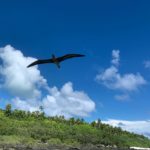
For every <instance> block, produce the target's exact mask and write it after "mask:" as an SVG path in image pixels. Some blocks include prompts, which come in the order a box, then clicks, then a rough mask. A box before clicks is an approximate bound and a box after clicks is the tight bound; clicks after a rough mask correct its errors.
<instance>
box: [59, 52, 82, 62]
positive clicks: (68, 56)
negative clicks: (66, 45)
mask: <svg viewBox="0 0 150 150" xmlns="http://www.w3.org/2000/svg"><path fill="white" fill-rule="evenodd" d="M83 56H85V55H81V54H67V55H64V56H62V57H58V58H57V60H58V61H59V62H61V61H64V60H66V59H69V58H73V57H83Z"/></svg>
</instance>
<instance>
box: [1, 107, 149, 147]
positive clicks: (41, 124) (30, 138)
mask: <svg viewBox="0 0 150 150" xmlns="http://www.w3.org/2000/svg"><path fill="white" fill-rule="evenodd" d="M39 143H40V144H44V143H47V144H66V145H74V146H77V145H81V144H93V145H105V146H108V145H109V146H110V145H111V146H117V147H129V146H138V147H150V140H149V139H148V138H146V137H144V136H142V135H137V134H133V133H129V132H126V131H122V130H121V128H113V127H111V126H109V125H106V124H102V123H101V121H100V120H98V122H97V123H95V122H92V123H87V122H85V121H84V120H83V119H75V118H70V119H69V120H66V119H65V118H64V117H63V116H59V117H58V116H55V117H46V116H45V114H44V112H43V110H42V108H41V111H36V112H32V113H31V112H26V111H21V110H13V111H12V110H11V105H7V106H6V109H5V110H0V144H24V145H37V144H39Z"/></svg>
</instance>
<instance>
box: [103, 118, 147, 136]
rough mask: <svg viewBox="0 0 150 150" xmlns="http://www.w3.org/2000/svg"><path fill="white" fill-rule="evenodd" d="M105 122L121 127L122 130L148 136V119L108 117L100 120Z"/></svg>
mask: <svg viewBox="0 0 150 150" xmlns="http://www.w3.org/2000/svg"><path fill="white" fill-rule="evenodd" d="M102 122H103V123H105V124H109V125H111V126H114V127H121V128H122V129H123V130H126V131H129V132H134V133H137V134H142V135H145V136H147V137H149V138H150V121H149V120H146V121H127V120H115V119H109V120H107V121H102Z"/></svg>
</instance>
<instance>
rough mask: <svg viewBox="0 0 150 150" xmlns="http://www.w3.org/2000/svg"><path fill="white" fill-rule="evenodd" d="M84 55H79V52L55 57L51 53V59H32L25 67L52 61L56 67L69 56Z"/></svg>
mask: <svg viewBox="0 0 150 150" xmlns="http://www.w3.org/2000/svg"><path fill="white" fill-rule="evenodd" d="M83 56H85V55H81V54H67V55H64V56H62V57H55V55H52V58H51V59H43V60H40V59H39V60H36V61H34V62H33V63H31V64H30V65H28V66H27V67H28V68H29V67H31V66H34V65H38V64H45V63H54V64H56V65H57V67H58V68H60V65H59V64H60V62H62V61H64V60H66V59H69V58H73V57H83Z"/></svg>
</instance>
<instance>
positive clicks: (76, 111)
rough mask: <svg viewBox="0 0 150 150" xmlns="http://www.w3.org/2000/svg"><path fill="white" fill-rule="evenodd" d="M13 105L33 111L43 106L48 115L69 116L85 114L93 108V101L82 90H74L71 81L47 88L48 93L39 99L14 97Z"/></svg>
mask: <svg viewBox="0 0 150 150" xmlns="http://www.w3.org/2000/svg"><path fill="white" fill-rule="evenodd" d="M14 105H15V106H16V108H19V109H23V110H24V109H26V110H29V111H34V110H37V109H38V108H39V106H40V105H41V106H43V108H44V110H45V113H46V114H48V115H50V116H55V115H64V116H65V117H67V118H68V117H71V116H87V115H88V114H89V113H90V112H92V111H93V110H94V109H95V103H94V102H93V101H92V100H91V99H90V98H89V96H88V95H87V94H86V93H84V92H82V91H74V89H73V85H72V83H71V82H68V83H66V84H64V85H63V86H62V88H61V89H60V90H59V89H58V88H57V87H52V88H50V89H49V94H48V95H47V96H45V97H44V98H43V99H42V100H41V101H37V100H32V101H28V100H26V101H25V100H21V99H19V98H16V99H15V100H14Z"/></svg>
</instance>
